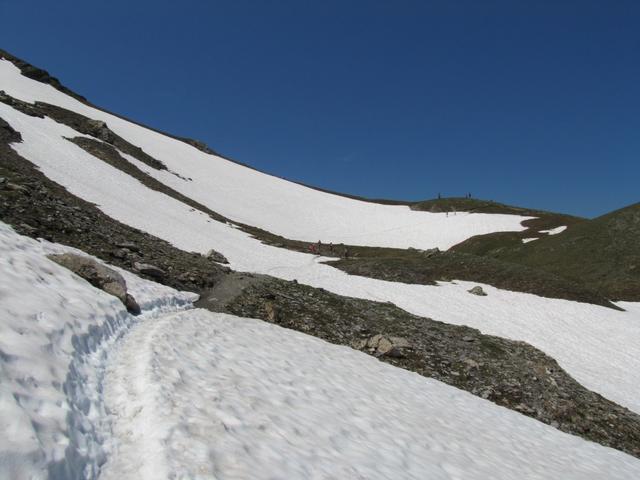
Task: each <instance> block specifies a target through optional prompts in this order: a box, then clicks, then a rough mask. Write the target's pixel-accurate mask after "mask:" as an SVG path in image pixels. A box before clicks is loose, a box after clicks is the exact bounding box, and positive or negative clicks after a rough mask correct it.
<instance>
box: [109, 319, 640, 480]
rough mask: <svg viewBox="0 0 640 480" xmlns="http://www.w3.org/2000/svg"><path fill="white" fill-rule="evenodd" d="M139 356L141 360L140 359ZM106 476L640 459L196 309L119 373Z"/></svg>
mask: <svg viewBox="0 0 640 480" xmlns="http://www.w3.org/2000/svg"><path fill="white" fill-rule="evenodd" d="M132 366H133V367H132ZM106 385H107V389H106V392H105V395H106V402H107V404H108V405H110V406H113V409H114V410H115V411H118V412H120V413H119V414H118V417H117V419H116V421H115V422H114V431H115V432H116V434H117V435H116V436H117V438H120V439H122V443H121V444H120V445H119V448H118V449H116V450H115V451H114V454H113V455H112V456H111V457H110V458H109V459H108V461H107V463H106V464H105V466H104V471H103V475H102V479H104V480H111V479H121V478H139V479H142V480H144V479H160V478H181V479H214V478H215V479H217V480H231V479H254V480H260V479H265V480H266V479H274V478H282V479H289V478H291V479H303V478H304V479H330V478H331V479H337V478H345V479H368V480H374V479H391V478H403V479H421V480H422V479H426V478H428V479H433V480H436V479H463V478H474V479H477V478H492V479H513V478H527V479H548V478H562V479H564V480H570V479H599V478H607V479H616V478H620V479H629V478H636V477H638V475H640V462H638V460H637V459H635V458H633V457H630V456H628V455H625V454H623V453H621V452H618V451H615V450H612V449H608V448H605V447H601V446H599V445H597V444H593V443H590V442H586V441H584V440H582V439H580V438H578V437H573V436H570V435H567V434H564V433H562V432H559V431H558V430H555V429H553V428H551V427H549V426H547V425H544V424H542V423H540V422H537V421H535V420H532V419H530V418H528V417H525V416H523V415H520V414H518V413H515V412H513V411H510V410H507V409H505V408H502V407H498V406H496V405H494V404H492V403H490V402H488V401H486V400H482V399H480V398H478V397H474V396H473V395H470V394H468V393H466V392H463V391H460V390H458V389H455V388H453V387H450V386H448V385H445V384H443V383H440V382H437V381H435V380H431V379H426V378H424V377H421V376H419V375H417V374H414V373H411V372H408V371H405V370H401V369H398V368H396V367H393V366H390V365H388V364H386V363H382V362H379V361H378V360H377V359H375V358H373V357H371V356H368V355H365V354H363V353H360V352H356V351H353V350H351V349H349V348H346V347H339V346H335V345H332V344H329V343H326V342H324V341H321V340H319V339H316V338H313V337H309V336H307V335H304V334H301V333H298V332H295V331H292V330H287V329H283V328H280V327H277V326H275V325H271V324H267V323H264V322H261V321H258V320H250V319H242V318H238V317H234V316H230V315H224V314H214V313H211V312H208V311H205V310H199V309H198V310H189V311H185V312H182V313H177V314H172V315H168V316H166V317H163V318H161V319H160V320H158V321H155V322H153V324H149V322H145V323H141V324H139V325H137V326H136V327H135V328H134V330H133V331H132V332H131V334H129V335H128V336H127V337H125V338H124V340H123V343H122V345H121V346H120V349H119V351H118V353H117V355H116V356H115V357H114V361H113V362H112V364H111V368H110V370H109V372H108V374H107V382H106Z"/></svg>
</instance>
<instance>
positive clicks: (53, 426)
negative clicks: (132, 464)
mask: <svg viewBox="0 0 640 480" xmlns="http://www.w3.org/2000/svg"><path fill="white" fill-rule="evenodd" d="M67 251H70V252H74V253H81V252H79V251H77V250H74V249H71V248H69V247H63V246H61V245H55V244H51V243H48V242H45V241H42V242H36V241H34V240H31V239H28V238H26V237H22V236H19V235H17V234H16V233H15V232H13V230H11V229H10V228H9V227H7V226H6V225H5V224H3V223H0V431H2V432H3V435H2V436H1V437H0V478H3V479H5V478H6V479H16V480H17V479H27V478H29V479H40V478H81V476H82V475H83V472H84V473H86V474H87V475H88V476H90V477H91V476H92V475H95V473H97V471H98V468H99V466H100V464H101V463H103V462H104V459H105V456H106V454H107V452H108V448H107V446H108V445H107V443H108V442H107V438H106V437H105V431H104V425H103V423H102V422H103V421H104V418H105V414H104V406H103V401H102V395H101V392H100V389H101V384H102V376H103V373H102V369H103V366H104V363H105V361H106V359H107V357H108V351H109V348H110V347H111V345H112V344H113V343H114V342H115V341H116V340H117V339H118V337H119V336H121V335H122V333H123V332H124V331H125V330H126V329H127V328H128V327H129V326H130V325H132V324H133V323H134V322H135V321H136V320H135V319H134V317H132V316H131V315H129V314H128V313H127V311H126V309H125V308H124V306H123V305H122V303H121V302H120V301H119V300H117V299H116V298H115V297H113V296H111V295H108V294H106V293H104V292H102V291H101V290H97V289H96V288H94V287H92V286H91V285H90V284H89V283H87V282H86V281H85V280H83V279H81V278H80V277H78V276H76V275H75V274H73V273H71V272H70V271H68V270H66V269H65V268H63V267H61V266H59V265H57V264H56V263H54V262H52V261H51V260H49V259H48V258H46V256H45V255H47V254H50V253H62V252H67ZM85 255H86V254H85ZM119 271H120V273H122V274H123V275H124V277H125V280H126V282H127V286H128V290H129V292H130V293H131V294H132V295H133V296H134V297H135V298H136V299H137V300H138V302H139V303H140V306H141V308H142V309H144V310H145V314H144V316H146V317H150V318H151V317H154V316H157V315H159V314H161V313H163V312H168V311H176V310H178V309H180V308H183V307H184V306H188V305H190V304H191V302H192V301H193V300H194V299H195V297H194V295H193V294H190V293H180V292H177V291H175V290H173V289H170V288H167V287H164V286H162V285H158V284H156V283H153V282H148V281H146V280H143V279H140V278H138V277H136V276H135V275H132V274H130V273H128V272H125V271H122V270H119ZM68 447H69V448H68Z"/></svg>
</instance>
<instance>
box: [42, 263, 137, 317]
mask: <svg viewBox="0 0 640 480" xmlns="http://www.w3.org/2000/svg"><path fill="white" fill-rule="evenodd" d="M49 259H50V260H53V261H54V262H56V263H57V264H58V265H61V266H63V267H65V268H67V269H69V270H71V271H72V272H73V273H75V274H76V275H78V276H79V277H82V278H84V279H85V280H86V281H87V282H89V283H90V284H91V285H93V286H94V287H96V288H99V289H100V290H102V291H104V292H107V293H108V294H110V295H113V296H114V297H116V298H118V299H119V300H120V301H121V302H122V303H123V304H124V305H125V306H126V307H127V310H128V311H129V312H130V313H133V314H136V315H137V314H138V313H140V307H139V306H138V303H137V302H136V300H135V299H134V298H133V297H132V296H131V295H129V294H128V293H127V282H126V281H125V279H124V278H123V277H122V275H120V274H119V273H118V272H116V271H115V270H113V269H111V268H109V267H105V266H104V265H101V264H100V263H98V262H97V261H95V260H93V259H92V258H89V257H84V256H82V255H76V254H74V253H62V254H58V255H49Z"/></svg>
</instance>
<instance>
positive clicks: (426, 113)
mask: <svg viewBox="0 0 640 480" xmlns="http://www.w3.org/2000/svg"><path fill="white" fill-rule="evenodd" d="M0 18H2V19H3V20H2V29H1V30H0V47H2V48H5V49H7V50H9V51H10V52H12V53H14V54H15V55H17V56H20V57H22V58H24V59H25V60H28V61H30V62H32V63H34V64H35V65H37V66H40V67H42V68H45V69H47V70H49V71H50V72H51V73H52V74H54V75H56V76H58V77H59V78H60V79H61V80H62V82H63V83H64V84H65V85H67V86H69V87H70V88H72V89H74V90H75V91H77V92H78V93H80V94H82V95H85V96H86V97H87V98H89V99H90V100H91V101H92V102H94V103H96V104H98V105H100V106H102V107H104V108H107V109H109V110H112V111H115V112H118V113H121V114H123V115H125V116H129V117H130V118H132V119H135V120H138V121H141V122H143V123H147V124H149V125H151V126H154V127H156V128H159V129H162V130H165V131H168V132H171V133H174V134H177V135H184V136H190V137H193V138H198V139H200V140H203V141H205V142H207V143H208V144H209V145H210V146H211V147H213V148H214V149H216V150H218V151H220V152H221V153H223V154H225V155H228V156H230V157H232V158H234V159H237V160H239V161H241V162H244V163H248V164H250V165H252V166H255V167H256V168H259V169H261V170H264V171H267V172H269V173H273V174H275V175H279V176H283V177H286V178H290V179H293V180H297V181H301V182H305V183H309V184H313V185H317V186H320V187H323V188H328V189H333V190H338V191H342V192H347V193H352V194H358V195H364V196H368V197H376V198H394V199H406V200H417V199H426V198H433V197H435V196H436V195H437V194H438V193H439V192H440V193H442V195H444V196H462V195H465V194H466V193H467V192H471V193H472V194H473V196H475V197H479V198H486V199H492V200H496V201H501V202H505V203H511V204H517V205H522V206H528V207H535V208H542V209H549V210H555V211H563V212H567V213H573V214H577V215H583V216H595V215H599V214H602V213H605V212H607V211H610V210H613V209H616V208H619V207H622V206H625V205H627V204H630V203H634V202H638V201H640V187H639V184H640V27H639V25H640V2H638V1H635V0H633V1H626V0H608V1H604V0H603V1H590V0H575V1H562V0H557V1H544V0H540V1H524V0H523V1H513V0H505V1H498V0H487V1H482V0H469V1H462V0H460V1H457V0H442V1H428V0H424V1H408V0H407V1H401V0H398V1H380V2H378V1H374V0H371V1H352V0H323V1H305V0H296V1H277V0H270V1H267V0H263V1H259V0H253V1H246V0H233V1H224V2H219V1H199V2H197V1H182V2H168V1H162V0H160V1H146V0H142V1H128V2H125V1H120V0H115V1H109V2H82V1H68V0H59V1H56V2H50V1H47V2H45V1H31V0H0ZM0 88H1V86H0Z"/></svg>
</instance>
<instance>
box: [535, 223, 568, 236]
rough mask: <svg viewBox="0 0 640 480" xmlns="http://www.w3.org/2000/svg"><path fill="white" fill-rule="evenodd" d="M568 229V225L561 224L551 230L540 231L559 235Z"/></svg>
mask: <svg viewBox="0 0 640 480" xmlns="http://www.w3.org/2000/svg"><path fill="white" fill-rule="evenodd" d="M566 229H567V226H566V225H561V226H559V227H556V228H552V229H550V230H540V233H547V234H549V235H557V234H558V233H562V232H564V231H565V230H566Z"/></svg>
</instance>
